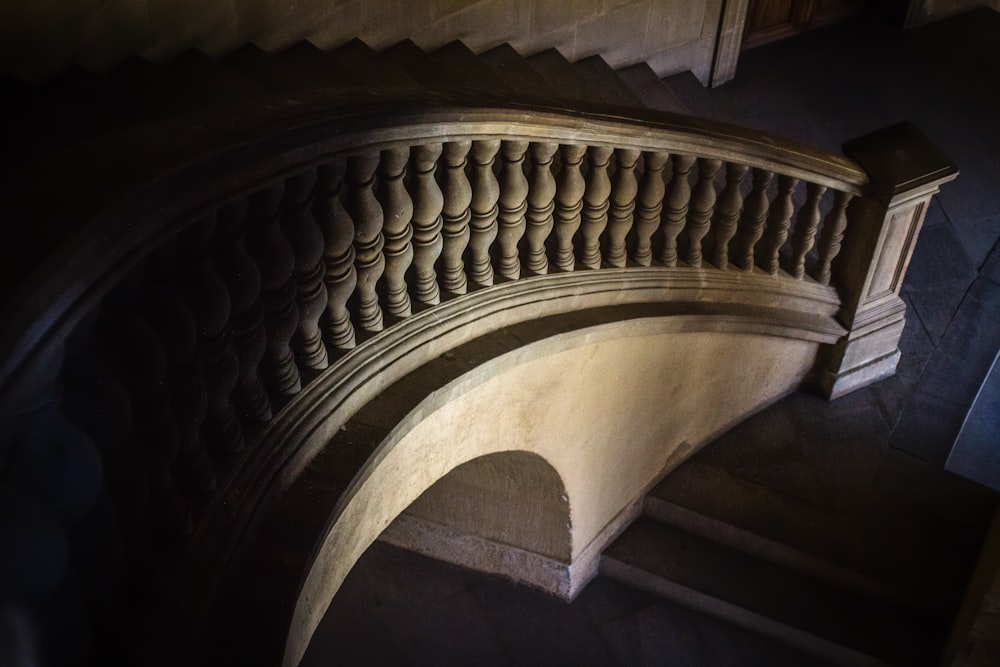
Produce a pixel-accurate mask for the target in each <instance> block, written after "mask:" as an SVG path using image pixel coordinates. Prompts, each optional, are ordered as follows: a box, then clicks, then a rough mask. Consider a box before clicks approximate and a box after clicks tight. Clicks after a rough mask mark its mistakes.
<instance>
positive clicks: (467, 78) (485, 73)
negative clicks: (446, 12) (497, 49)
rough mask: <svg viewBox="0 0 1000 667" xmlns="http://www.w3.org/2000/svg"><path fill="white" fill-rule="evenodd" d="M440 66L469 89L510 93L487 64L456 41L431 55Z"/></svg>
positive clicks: (510, 90)
mask: <svg viewBox="0 0 1000 667" xmlns="http://www.w3.org/2000/svg"><path fill="white" fill-rule="evenodd" d="M431 57H432V58H433V59H434V61H435V62H436V63H438V65H439V66H440V67H441V68H442V69H443V70H445V71H446V72H447V73H448V75H449V77H450V78H451V79H453V80H455V81H459V82H462V84H463V85H465V86H466V87H467V88H472V89H475V90H481V91H483V92H486V93H501V94H502V93H510V92H513V89H512V88H510V87H508V86H507V84H505V83H504V82H503V79H501V78H500V77H499V76H497V75H496V74H495V73H494V72H493V70H492V69H490V68H489V67H488V66H487V65H486V63H484V62H483V61H481V60H480V59H479V57H478V56H476V54H475V53H473V52H472V51H471V50H470V49H469V47H467V46H466V45H465V44H463V43H462V42H460V41H458V40H455V41H453V42H449V43H447V44H445V45H444V46H442V47H441V48H440V49H437V50H436V51H434V52H433V53H432V54H431Z"/></svg>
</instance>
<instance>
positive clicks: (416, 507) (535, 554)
mask: <svg viewBox="0 0 1000 667" xmlns="http://www.w3.org/2000/svg"><path fill="white" fill-rule="evenodd" d="M380 539H382V540H384V541H386V542H388V543H390V544H394V545H396V546H399V547H402V548H404V549H409V550H411V551H416V552H418V553H422V554H425V555H428V556H432V557H434V558H437V559H439V560H444V561H448V562H450V563H453V564H455V565H462V566H465V567H469V568H471V569H474V570H478V571H480V572H487V573H490V574H498V575H501V576H504V577H506V578H508V579H512V580H514V581H517V582H519V583H523V584H527V585H529V586H533V587H536V588H540V589H542V590H544V591H547V592H550V593H556V594H562V595H566V594H567V592H568V590H567V589H566V585H568V582H569V576H568V568H569V564H570V561H571V559H572V533H571V524H570V506H569V497H568V496H567V495H566V487H565V486H564V485H563V482H562V479H561V478H560V477H559V473H558V472H557V471H556V469H555V468H553V467H552V466H551V465H550V464H549V463H548V462H547V461H546V460H545V459H543V458H542V457H541V456H539V455H537V454H533V453H531V452H524V451H511V452H502V453H498V454H489V455H486V456H482V457H479V458H477V459H473V460H471V461H468V462H467V463H463V464H462V465H460V466H458V467H457V468H455V469H453V470H452V471H451V472H449V473H448V474H447V475H445V476H444V477H442V478H441V479H439V480H438V481H437V482H435V483H434V484H433V485H432V486H431V487H430V488H428V489H427V490H426V491H424V492H423V493H422V494H421V495H420V497H419V498H417V499H416V500H415V501H413V503H412V504H411V505H410V506H409V507H408V508H407V509H406V510H405V511H404V512H403V513H402V514H400V515H399V516H398V517H396V519H395V520H394V521H393V522H392V524H390V525H389V527H388V528H386V530H385V532H383V533H382V536H381V538H380Z"/></svg>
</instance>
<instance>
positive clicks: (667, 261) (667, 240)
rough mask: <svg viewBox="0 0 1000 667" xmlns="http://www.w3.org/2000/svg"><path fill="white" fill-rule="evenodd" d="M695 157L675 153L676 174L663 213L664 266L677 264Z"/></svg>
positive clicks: (662, 258) (671, 180) (671, 181)
mask: <svg viewBox="0 0 1000 667" xmlns="http://www.w3.org/2000/svg"><path fill="white" fill-rule="evenodd" d="M694 161H695V158H694V157H693V156H690V155H674V156H673V165H674V175H673V177H672V178H671V179H670V188H669V190H668V191H667V202H666V211H664V214H663V226H662V227H661V230H662V231H663V248H662V249H661V250H660V263H661V264H663V266H677V236H678V235H679V234H680V233H681V230H683V229H684V220H685V219H686V218H687V212H688V204H689V203H690V200H691V183H690V182H689V180H688V179H689V175H690V173H691V168H692V167H693V166H694Z"/></svg>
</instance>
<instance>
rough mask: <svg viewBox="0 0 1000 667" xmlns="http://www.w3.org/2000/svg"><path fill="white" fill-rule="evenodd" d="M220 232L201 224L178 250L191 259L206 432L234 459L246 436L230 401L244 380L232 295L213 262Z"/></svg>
mask: <svg viewBox="0 0 1000 667" xmlns="http://www.w3.org/2000/svg"><path fill="white" fill-rule="evenodd" d="M215 228H216V219H215V217H214V216H212V217H209V218H202V219H200V220H197V221H196V222H195V223H194V224H193V225H190V226H189V227H188V228H187V229H186V230H184V231H183V232H181V234H180V235H179V236H178V245H179V247H180V249H181V251H182V252H183V253H185V254H187V255H188V256H189V257H191V261H190V265H189V266H190V268H189V269H188V272H187V275H186V276H185V287H186V290H185V291H186V295H187V300H188V303H189V304H191V310H192V313H193V315H194V320H195V326H196V327H197V329H198V353H199V357H200V358H201V365H202V378H203V380H204V383H205V390H206V393H207V399H208V406H207V412H206V415H205V419H204V422H203V424H202V431H203V433H204V436H205V439H206V440H207V441H208V443H209V445H211V446H212V447H213V448H216V449H218V450H220V451H222V452H228V453H232V452H238V451H240V450H242V449H243V430H242V428H241V427H240V422H239V419H237V418H236V409H235V408H234V407H233V403H232V400H231V398H230V397H231V395H232V393H233V389H234V387H235V386H236V382H237V380H238V378H239V361H238V359H237V357H236V351H235V350H234V349H233V330H232V326H231V325H230V322H229V318H230V313H231V310H232V303H231V301H230V298H229V290H228V289H227V288H226V284H225V283H224V282H223V280H222V278H221V277H220V276H219V274H218V272H217V271H216V270H215V267H214V266H213V264H212V262H211V261H210V259H209V253H210V250H211V249H210V243H211V239H212V237H213V235H214V234H215Z"/></svg>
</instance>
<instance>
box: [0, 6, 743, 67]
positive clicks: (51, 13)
mask: <svg viewBox="0 0 1000 667" xmlns="http://www.w3.org/2000/svg"><path fill="white" fill-rule="evenodd" d="M722 4H723V3H722V0H574V1H573V2H567V1H566V0H419V1H413V0H214V1H211V2H205V1H202V0H80V1H78V2H65V0H31V2H5V3H0V74H6V73H13V74H15V75H18V76H21V77H25V78H44V77H46V76H50V75H51V74H53V73H56V72H58V71H60V70H62V69H64V68H66V67H67V66H69V65H71V64H73V63H79V64H82V65H84V66H86V67H89V68H92V69H97V70H103V69H107V68H109V67H111V66H113V65H115V64H116V63H119V62H121V61H123V60H125V59H126V58H128V57H129V56H131V55H133V54H140V55H142V56H144V57H147V58H149V59H151V60H154V61H157V62H162V61H167V60H170V59H172V58H174V57H175V56H177V55H178V54H180V53H183V52H184V51H186V50H187V49H189V48H199V49H201V50H203V51H205V52H206V53H208V54H209V55H220V54H226V53H228V52H230V51H233V50H235V49H237V48H238V47H240V46H241V45H243V44H245V43H246V42H250V41H252V42H255V43H256V44H257V45H258V46H260V47H262V48H263V49H265V50H267V51H272V52H273V51H280V50H281V49H283V48H285V47H287V46H289V45H291V44H293V43H295V42H297V41H298V40H301V39H309V40H312V41H313V42H314V43H315V44H316V45H317V46H320V47H322V48H326V49H332V48H335V47H337V46H339V45H341V44H343V43H344V42H346V41H347V40H349V39H351V38H353V37H360V38H362V39H363V40H364V41H366V42H367V43H368V44H369V45H371V46H372V47H374V48H375V49H382V48H385V47H388V46H390V45H392V44H394V43H396V42H398V41H400V40H402V39H405V38H411V39H413V40H414V41H415V42H416V43H417V44H419V45H420V46H421V47H423V48H425V49H435V48H437V47H439V46H442V45H444V44H446V43H447V42H449V41H451V40H454V39H461V40H464V41H465V42H466V44H467V45H468V46H469V47H470V48H472V49H473V50H474V51H476V52H477V53H478V52H482V51H484V50H487V49H489V48H491V47H493V46H496V45H498V44H501V43H503V42H510V43H511V44H512V45H513V46H514V47H515V48H516V49H517V50H518V51H519V52H520V53H522V54H524V55H530V54H532V53H535V52H537V51H541V50H543V49H546V48H549V47H556V48H558V49H559V51H560V52H562V54H563V55H564V56H566V57H567V58H569V59H570V60H577V59H580V58H584V57H586V56H589V55H594V54H602V55H604V57H605V58H606V59H607V60H608V62H610V63H611V65H612V66H615V67H620V66H624V65H628V64H632V63H636V62H639V61H644V60H645V61H650V62H651V63H653V66H654V69H656V70H657V72H658V73H659V74H660V75H661V76H664V75H666V74H670V73H674V72H680V71H685V70H689V69H690V70H693V71H694V72H695V74H696V75H697V76H698V77H699V78H700V79H701V80H702V81H706V82H707V81H708V77H709V73H710V69H711V66H712V58H713V53H714V48H715V42H716V38H717V33H718V27H719V21H720V14H721V10H722Z"/></svg>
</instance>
